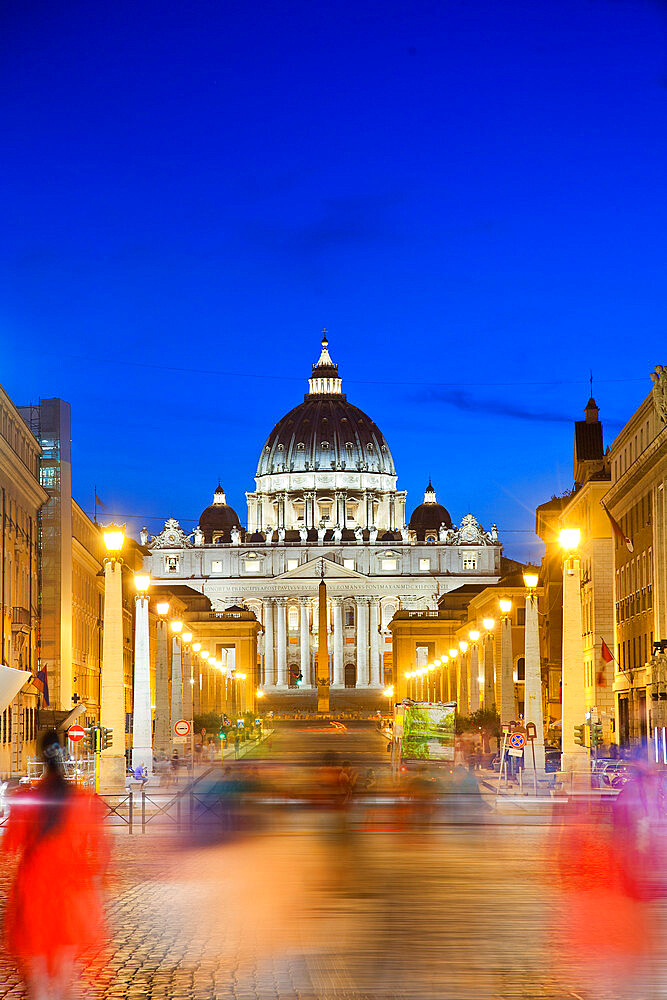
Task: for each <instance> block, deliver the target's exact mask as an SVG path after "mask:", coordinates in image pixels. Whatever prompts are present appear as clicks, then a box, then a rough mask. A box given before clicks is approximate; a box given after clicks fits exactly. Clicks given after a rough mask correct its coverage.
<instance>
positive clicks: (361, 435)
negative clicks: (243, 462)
mask: <svg viewBox="0 0 667 1000" xmlns="http://www.w3.org/2000/svg"><path fill="white" fill-rule="evenodd" d="M309 381H310V392H309V393H307V394H306V395H305V397H304V401H303V403H300V404H299V405H298V406H295V407H294V409H293V410H290V411H289V413H287V414H286V415H285V416H284V417H283V418H282V420H279V421H278V423H277V424H276V426H275V427H274V428H273V430H272V431H271V433H270V434H269V436H268V438H267V440H266V443H265V445H264V448H263V449H262V453H261V455H260V458H259V462H258V464H257V476H267V475H275V474H281V473H291V472H309V471H341V472H346V471H347V472H370V473H378V474H384V475H389V476H395V475H396V470H395V468H394V461H393V459H392V457H391V452H390V451H389V446H388V445H387V442H386V441H385V439H384V436H383V434H382V432H381V431H380V428H379V427H378V426H377V424H375V423H374V422H373V421H372V420H371V418H370V417H369V416H367V415H366V414H365V413H364V412H363V411H362V410H360V409H359V408H358V407H356V406H353V405H352V403H348V401H347V397H346V396H345V393H343V392H342V391H341V380H340V377H339V375H338V366H337V365H335V364H334V363H333V362H332V360H331V358H330V356H329V351H328V343H327V340H326V338H325V339H324V340H323V341H322V353H321V355H320V359H319V361H318V362H317V364H316V365H313V374H312V377H311V379H310V380H309Z"/></svg>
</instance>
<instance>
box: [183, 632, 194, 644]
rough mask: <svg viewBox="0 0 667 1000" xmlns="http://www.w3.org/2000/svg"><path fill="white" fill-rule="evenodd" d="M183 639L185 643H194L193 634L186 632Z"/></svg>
mask: <svg viewBox="0 0 667 1000" xmlns="http://www.w3.org/2000/svg"><path fill="white" fill-rule="evenodd" d="M181 639H182V640H183V642H192V632H184V633H183V635H182V636H181Z"/></svg>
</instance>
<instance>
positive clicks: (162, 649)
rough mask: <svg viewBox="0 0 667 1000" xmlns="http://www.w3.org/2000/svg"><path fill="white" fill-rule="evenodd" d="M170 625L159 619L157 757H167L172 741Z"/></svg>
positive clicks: (157, 637)
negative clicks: (168, 639) (170, 732)
mask: <svg viewBox="0 0 667 1000" xmlns="http://www.w3.org/2000/svg"><path fill="white" fill-rule="evenodd" d="M168 627H169V626H168V625H167V623H166V621H165V620H164V618H158V620H157V623H156V633H157V634H156V640H155V743H154V745H155V755H156V757H167V756H168V755H169V747H170V745H171V740H170V738H169V730H170V725H169V653H168V643H167V630H168Z"/></svg>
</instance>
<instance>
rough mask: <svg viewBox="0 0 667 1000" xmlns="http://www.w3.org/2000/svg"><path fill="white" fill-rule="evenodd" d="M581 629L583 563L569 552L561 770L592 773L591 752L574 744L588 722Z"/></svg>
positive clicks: (565, 588)
mask: <svg viewBox="0 0 667 1000" xmlns="http://www.w3.org/2000/svg"><path fill="white" fill-rule="evenodd" d="M581 625H582V622H581V563H580V560H579V556H578V555H577V553H576V552H568V553H567V555H566V556H565V559H564V562H563V723H562V725H563V729H562V736H563V757H562V763H561V768H562V770H563V771H579V772H589V771H590V755H589V750H588V748H587V747H580V746H579V745H578V744H577V743H575V742H574V727H575V726H580V725H582V724H584V723H585V722H586V689H585V686H584V650H583V643H582V632H581ZM527 666H528V664H526V668H527ZM585 731H586V730H584V732H585Z"/></svg>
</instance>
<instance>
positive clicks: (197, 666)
mask: <svg viewBox="0 0 667 1000" xmlns="http://www.w3.org/2000/svg"><path fill="white" fill-rule="evenodd" d="M192 679H193V681H194V684H193V688H192V690H193V693H194V714H195V715H201V707H202V676H201V661H200V659H199V657H198V656H193V658H192Z"/></svg>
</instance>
